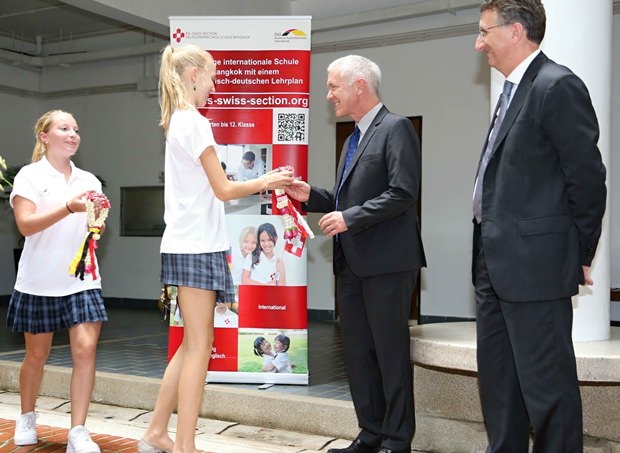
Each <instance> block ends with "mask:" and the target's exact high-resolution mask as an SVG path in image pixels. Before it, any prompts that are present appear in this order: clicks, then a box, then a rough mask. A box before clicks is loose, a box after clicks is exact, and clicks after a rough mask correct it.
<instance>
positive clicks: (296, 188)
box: [284, 179, 310, 203]
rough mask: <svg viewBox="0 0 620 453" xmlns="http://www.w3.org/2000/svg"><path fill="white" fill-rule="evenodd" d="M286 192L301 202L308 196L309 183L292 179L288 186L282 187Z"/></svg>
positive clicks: (306, 199)
mask: <svg viewBox="0 0 620 453" xmlns="http://www.w3.org/2000/svg"><path fill="white" fill-rule="evenodd" d="M284 190H285V192H286V194H287V195H288V196H289V197H291V198H294V199H295V200H297V201H301V202H302V203H304V202H306V201H308V198H310V185H309V184H308V183H307V182H304V181H300V180H299V179H294V180H293V182H292V183H291V185H290V186H287V187H285V188H284Z"/></svg>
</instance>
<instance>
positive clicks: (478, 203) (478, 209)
mask: <svg viewBox="0 0 620 453" xmlns="http://www.w3.org/2000/svg"><path fill="white" fill-rule="evenodd" d="M513 85H514V84H513V83H512V82H509V81H508V80H506V82H504V89H503V90H502V94H500V96H499V100H498V101H497V108H499V112H498V114H497V116H496V117H495V124H494V125H493V130H491V134H490V135H489V140H488V141H487V147H486V149H485V150H484V154H483V155H482V162H480V168H479V169H478V176H477V178H476V188H475V189H474V217H475V218H476V221H477V222H478V223H480V220H481V216H482V182H483V181H484V172H485V170H486V169H487V165H488V164H489V161H490V160H491V157H492V156H493V145H495V139H496V138H497V134H498V132H499V129H500V127H501V125H502V121H504V116H506V110H508V103H509V101H510V92H511V90H512V86H513ZM496 111H497V110H496Z"/></svg>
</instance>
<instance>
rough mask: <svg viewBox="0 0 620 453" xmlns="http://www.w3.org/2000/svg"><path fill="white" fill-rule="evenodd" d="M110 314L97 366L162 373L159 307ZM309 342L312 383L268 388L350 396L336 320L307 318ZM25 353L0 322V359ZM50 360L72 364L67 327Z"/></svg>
mask: <svg viewBox="0 0 620 453" xmlns="http://www.w3.org/2000/svg"><path fill="white" fill-rule="evenodd" d="M108 317H109V321H108V322H106V323H104V326H103V329H102V331H101V337H100V340H99V346H98V349H97V370H99V371H106V372H110V373H121V374H130V375H135V376H146V377H155V378H160V377H161V376H162V375H163V372H164V369H165V367H166V360H167V354H168V325H167V323H165V322H164V321H163V319H162V316H161V313H160V312H159V311H158V310H157V308H155V307H154V308H152V309H150V310H147V309H144V310H142V309H133V308H114V307H108ZM5 319H6V306H1V307H0V320H1V321H0V322H4V320H5ZM308 341H309V348H308V349H309V355H310V356H309V358H308V361H309V362H308V364H309V367H308V368H309V370H310V385H308V386H300V385H274V386H272V387H269V388H267V389H265V390H264V391H266V392H277V393H288V394H295V395H304V396H313V397H320V398H330V399H338V400H345V401H350V400H351V394H350V393H349V387H348V383H347V378H346V374H345V370H344V359H343V356H342V342H341V338H340V329H339V326H338V323H336V322H311V323H309V325H308ZM23 357H24V339H23V335H21V334H15V333H11V332H9V331H8V330H7V329H6V328H3V327H0V360H10V361H18V362H21V361H22V360H23ZM48 363H49V364H51V365H57V366H66V367H70V366H71V354H70V350H69V339H68V335H67V334H66V332H59V333H58V334H56V335H55V337H54V342H53V346H52V352H51V354H50V357H49V360H48ZM226 385H230V386H231V387H236V388H250V389H256V388H257V387H258V384H256V385H253V384H226ZM46 451H47V450H46ZM0 453H2V452H0Z"/></svg>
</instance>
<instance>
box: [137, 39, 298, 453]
mask: <svg viewBox="0 0 620 453" xmlns="http://www.w3.org/2000/svg"><path fill="white" fill-rule="evenodd" d="M215 74H216V71H215V63H214V61H213V58H212V57H211V55H210V54H209V53H208V52H205V51H204V50H202V49H200V48H199V47H196V46H193V45H182V46H178V47H175V48H172V47H171V46H170V45H168V46H167V47H166V48H165V49H164V51H163V53H162V58H161V66H160V75H159V93H160V106H161V121H160V125H161V126H162V127H163V129H164V133H165V135H166V156H165V167H164V168H165V173H166V183H165V189H164V202H165V214H164V220H165V222H166V229H165V231H164V235H163V238H162V241H161V248H160V251H161V265H162V267H161V280H162V282H164V283H167V284H170V285H176V286H178V288H179V297H178V303H179V306H180V308H181V312H182V314H183V322H184V328H185V329H184V335H183V343H182V344H181V346H180V347H179V349H178V350H177V352H176V354H175V355H174V357H173V358H172V360H171V361H170V363H169V364H168V367H167V369H166V372H165V373H164V377H163V381H162V384H161V388H160V391H159V395H158V397H157V402H156V404H155V410H154V412H153V417H152V418H151V423H150V424H149V427H148V429H147V431H146V432H145V434H144V437H143V439H142V440H141V441H140V443H139V444H138V451H139V452H140V453H161V452H172V449H173V447H174V443H173V441H172V439H170V437H169V435H168V429H167V428H168V421H169V419H170V415H171V414H172V411H173V410H174V409H175V407H177V403H178V408H177V414H178V415H177V430H176V439H175V440H176V444H177V445H176V450H177V451H183V452H194V451H195V442H194V435H195V429H196V422H197V420H198V410H199V408H200V400H201V398H202V392H203V388H204V383H205V378H206V375H207V369H208V367H209V358H210V356H211V345H212V343H213V313H214V309H215V301H216V300H220V301H223V302H228V301H231V300H234V297H235V295H234V286H233V281H232V276H231V274H230V269H229V267H228V262H227V259H226V253H227V251H228V249H229V247H230V246H229V244H228V239H227V234H226V228H225V224H224V202H225V201H228V200H232V199H236V198H242V197H246V196H248V195H252V194H254V193H256V192H263V191H266V190H269V189H278V188H284V187H286V186H288V185H290V184H291V182H292V180H293V175H292V172H290V171H279V170H275V171H271V172H269V173H266V174H264V175H263V176H261V177H260V178H257V179H253V180H250V181H230V180H229V179H228V178H227V177H226V173H225V172H224V170H223V169H222V165H221V160H220V158H219V157H218V155H217V152H216V148H215V145H216V143H215V140H214V138H213V133H212V131H211V124H210V123H209V120H208V119H207V118H205V117H204V116H202V115H201V114H200V112H198V108H199V107H203V106H204V105H205V104H206V103H207V99H208V98H209V94H210V93H212V92H213V91H215Z"/></svg>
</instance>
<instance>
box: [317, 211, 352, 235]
mask: <svg viewBox="0 0 620 453" xmlns="http://www.w3.org/2000/svg"><path fill="white" fill-rule="evenodd" d="M319 228H321V230H322V231H323V233H325V234H326V235H327V237H330V238H332V237H334V236H335V235H336V234H338V233H344V232H345V231H347V230H348V229H349V227H348V226H347V224H346V222H345V221H344V216H343V215H342V212H340V211H333V212H330V213H329V214H325V215H324V216H323V217H321V220H319Z"/></svg>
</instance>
